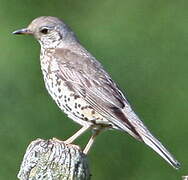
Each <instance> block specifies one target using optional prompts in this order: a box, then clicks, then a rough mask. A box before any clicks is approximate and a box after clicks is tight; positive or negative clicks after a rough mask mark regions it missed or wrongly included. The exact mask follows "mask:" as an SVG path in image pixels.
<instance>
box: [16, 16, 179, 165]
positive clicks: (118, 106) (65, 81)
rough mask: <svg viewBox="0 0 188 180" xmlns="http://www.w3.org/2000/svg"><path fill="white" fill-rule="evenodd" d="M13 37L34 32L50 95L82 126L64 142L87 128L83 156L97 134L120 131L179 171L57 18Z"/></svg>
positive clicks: (39, 21) (41, 20)
mask: <svg viewBox="0 0 188 180" xmlns="http://www.w3.org/2000/svg"><path fill="white" fill-rule="evenodd" d="M14 34H32V35H34V36H35V38H36V39H37V40H38V41H39V43H40V44H41V55H40V60H41V69H42V72H43V76H44V82H45V86H46V88H47V90H48V92H49V94H50V95H51V96H52V98H53V99H54V100H55V102H56V103H57V105H58V107H59V108H61V110H62V111H64V112H65V113H66V114H67V115H68V116H69V117H70V118H71V119H73V120H74V121H76V122H77V123H79V124H81V125H82V128H81V129H80V130H79V131H78V132H77V133H75V134H74V135H73V136H72V137H70V138H69V139H68V140H67V141H66V142H67V143H71V142H72V141H74V140H75V139H76V138H77V137H78V136H80V135H81V134H82V133H83V132H84V131H86V130H87V129H89V128H90V129H92V132H93V135H92V137H91V139H90V140H89V142H88V144H87V145H86V148H85V149H84V152H85V153H87V152H88V151H89V149H90V147H91V145H92V144H93V142H94V138H95V136H96V135H97V134H98V133H99V132H100V131H102V130H104V129H118V130H122V131H125V132H128V133H129V134H130V135H131V136H133V137H134V138H136V139H137V140H139V141H143V142H144V143H146V144H147V145H148V146H150V147H151V148H152V149H153V150H154V151H156V152H157V153H158V154H160V155H161V156H162V157H163V158H164V159H165V160H166V161H167V162H168V163H169V164H171V165H172V166H173V167H175V168H179V163H178V162H177V161H176V160H175V159H174V158H173V156H172V155H171V154H170V153H169V152H168V151H167V150H166V148H165V147H164V146H163V145H162V144H161V143H160V142H159V141H158V140H157V139H156V138H155V137H154V136H153V135H152V134H151V133H150V131H149V130H148V129H147V128H146V126H145V125H144V124H143V122H142V121H141V120H140V119H139V118H138V116H137V115H136V114H135V113H134V111H133V110H132V109H131V106H130V104H129V103H128V101H127V100H126V98H125V96H124V95H123V94H122V92H121V91H120V90H119V88H118V86H117V85H116V83H115V82H114V81H113V80H112V79H111V77H110V76H109V74H108V73H107V72H106V71H105V70H104V68H103V67H102V65H101V64H100V63H99V62H98V61H97V60H96V59H95V58H94V57H93V56H92V55H91V54H90V53H89V52H88V51H87V50H86V49H85V48H84V47H83V46H82V45H81V44H80V43H79V41H78V40H77V38H76V36H75V35H74V33H73V32H72V30H71V29H70V28H69V27H68V26H67V25H66V24H65V23H64V22H63V21H61V20H60V19H58V18H56V17H50V16H47V17H46V16H43V17H39V18H36V19H35V20H33V21H32V23H31V24H30V25H29V26H28V27H27V28H26V29H21V30H18V31H15V32H14Z"/></svg>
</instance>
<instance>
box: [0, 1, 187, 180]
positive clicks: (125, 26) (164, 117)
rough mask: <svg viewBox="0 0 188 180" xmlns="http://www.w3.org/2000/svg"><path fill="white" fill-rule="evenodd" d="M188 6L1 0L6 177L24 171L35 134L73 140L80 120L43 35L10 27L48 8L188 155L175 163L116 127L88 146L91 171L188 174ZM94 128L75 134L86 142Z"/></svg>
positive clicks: (139, 178) (1, 133)
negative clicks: (51, 72)
mask: <svg viewBox="0 0 188 180" xmlns="http://www.w3.org/2000/svg"><path fill="white" fill-rule="evenodd" d="M187 7H188V1H185V0H180V1H176V0H158V1H155V0H142V1H141V0H119V1H117V0H88V1H84V0H76V1H75V0H61V1H60V0H59V1H58V0H53V1H52V0H51V1H44V0H40V1H38V0H19V1H18V0H12V1H5V0H0V84H1V85H0V117H1V118H0V180H4V179H6V180H13V179H16V175H17V172H18V170H19V166H20V163H21V161H22V157H23V155H24V153H25V150H26V147H27V145H28V144H29V143H30V142H31V141H32V140H34V139H36V138H38V137H40V138H44V139H48V138H51V137H58V138H61V139H66V138H67V137H69V136H70V135H72V134H73V133H74V132H75V131H76V130H77V129H79V128H80V126H79V125H77V124H75V123H73V121H71V120H70V119H68V118H67V117H66V115H64V114H63V113H62V112H61V111H60V110H59V109H58V108H57V106H56V105H55V103H54V102H53V101H52V100H51V98H50V97H49V96H48V94H47V91H46V90H45V88H44V83H43V79H42V75H41V70H40V65H39V51H40V47H39V44H38V43H37V42H36V40H34V38H33V37H28V36H27V37H26V36H22V37H21V36H19V37H18V36H13V35H11V32H12V31H14V30H16V29H19V28H22V27H25V26H27V25H28V24H29V23H30V22H31V20H32V19H34V18H36V17H38V16H41V15H51V16H57V17H60V18H62V19H64V21H65V22H66V23H67V24H69V25H70V26H71V27H72V29H73V30H74V31H75V32H76V34H77V36H78V37H79V39H80V41H81V42H82V44H83V45H84V46H85V47H86V48H87V49H88V50H89V51H90V52H92V54H93V55H95V57H96V58H97V59H99V60H100V61H101V62H102V64H103V65H104V66H105V68H106V69H107V70H108V72H109V73H110V74H111V75H112V77H113V79H114V80H115V81H117V83H118V84H119V85H120V87H121V89H122V90H123V91H125V90H126V92H127V94H128V98H129V100H130V101H131V104H132V105H133V107H134V109H135V110H136V112H137V113H138V115H139V116H140V117H141V118H142V119H144V122H145V124H146V125H147V126H148V127H149V128H150V129H151V130H152V132H153V133H154V134H155V135H156V136H157V137H159V139H160V140H161V141H162V142H163V144H165V145H166V146H167V147H168V149H169V150H170V151H171V152H172V153H173V154H174V155H175V156H176V158H177V159H178V160H179V161H180V162H181V163H182V168H181V169H180V170H179V171H176V170H174V169H173V168H172V167H170V166H169V165H168V164H167V163H166V162H165V161H164V160H162V159H161V158H160V157H159V156H158V155H157V154H155V153H154V152H153V151H152V150H151V149H149V148H147V147H146V146H145V145H144V144H142V143H139V142H137V141H135V140H134V139H133V138H131V137H130V136H127V135H126V134H123V133H122V132H118V131H107V132H104V133H103V134H101V135H100V137H98V139H97V140H96V143H95V145H94V147H93V149H92V151H91V153H90V154H89V161H90V165H91V171H92V179H93V180H114V179H116V180H126V179H127V180H159V179H162V180H163V179H164V180H166V179H170V180H176V179H181V176H182V175H186V174H188V140H187V135H188V132H187V125H188V122H187V119H188V112H187V106H188V96H187V92H188V84H187V75H188V74H187V73H188V61H187V57H188V51H187V44H188V20H187V19H188V13H187V12H188V11H187ZM89 136H90V132H88V133H86V134H85V135H83V136H82V137H80V138H79V139H78V140H77V141H76V143H78V144H81V145H82V147H83V146H84V145H85V144H86V143H87V141H88V138H89Z"/></svg>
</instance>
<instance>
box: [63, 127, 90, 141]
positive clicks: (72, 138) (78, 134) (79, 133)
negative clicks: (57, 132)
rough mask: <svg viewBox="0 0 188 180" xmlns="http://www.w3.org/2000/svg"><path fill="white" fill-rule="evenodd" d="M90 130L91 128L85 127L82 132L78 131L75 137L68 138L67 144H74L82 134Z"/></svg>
mask: <svg viewBox="0 0 188 180" xmlns="http://www.w3.org/2000/svg"><path fill="white" fill-rule="evenodd" d="M89 128H90V126H83V127H82V128H81V129H80V130H78V131H77V132H76V133H75V134H74V135H73V136H71V137H70V138H68V139H67V140H66V141H64V142H65V143H66V144H70V143H72V142H73V141H74V140H75V139H76V138H78V137H79V136H80V135H81V134H82V133H84V132H85V131H87V130H88V129H89Z"/></svg>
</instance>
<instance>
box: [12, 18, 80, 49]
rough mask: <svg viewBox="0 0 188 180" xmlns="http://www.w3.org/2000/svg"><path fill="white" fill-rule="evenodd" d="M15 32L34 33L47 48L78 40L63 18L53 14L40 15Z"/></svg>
mask: <svg viewBox="0 0 188 180" xmlns="http://www.w3.org/2000/svg"><path fill="white" fill-rule="evenodd" d="M13 34H28V35H33V36H34V37H35V38H36V39H37V40H38V41H39V43H40V44H41V46H42V47H46V48H54V47H56V46H57V45H59V44H60V43H62V42H64V43H66V42H69V43H70V42H72V41H75V40H76V38H75V35H74V33H73V32H72V31H71V29H70V28H69V27H68V26H67V25H66V24H65V23H64V22H63V21H62V20H60V19H58V18H56V17H51V16H41V17H38V18H36V19H34V20H33V21H32V22H31V23H30V24H29V26H28V27H27V28H23V29H19V30H17V31H14V32H13Z"/></svg>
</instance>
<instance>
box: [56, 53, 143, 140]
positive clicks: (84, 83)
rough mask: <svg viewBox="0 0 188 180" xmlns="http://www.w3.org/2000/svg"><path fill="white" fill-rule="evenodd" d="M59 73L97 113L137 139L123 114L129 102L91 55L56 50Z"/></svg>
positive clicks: (137, 135)
mask: <svg viewBox="0 0 188 180" xmlns="http://www.w3.org/2000/svg"><path fill="white" fill-rule="evenodd" d="M55 55H56V57H57V59H58V66H59V70H60V71H59V73H58V76H59V77H60V78H62V79H63V80H64V82H65V83H67V85H68V87H69V88H70V89H72V90H73V91H74V92H75V93H77V94H78V95H79V96H81V97H83V98H84V99H85V100H86V101H87V102H88V103H89V104H90V105H91V106H92V107H93V108H94V109H95V110H96V111H97V112H98V113H100V114H101V115H102V116H104V117H105V118H106V119H108V120H109V121H111V123H112V124H114V125H115V126H116V127H118V128H119V129H122V130H125V129H126V131H127V132H128V133H129V134H131V135H132V136H134V137H135V138H137V139H140V136H139V134H138V133H137V132H136V130H135V128H134V127H133V126H132V124H131V123H130V121H129V120H128V119H127V118H126V117H125V115H124V113H123V112H122V109H123V108H124V107H125V105H127V106H129V103H128V102H127V100H126V99H125V97H124V96H123V95H122V93H121V92H120V90H119V89H118V87H117V85H116V84H115V83H114V82H113V80H112V79H111V78H110V76H109V75H108V74H107V73H106V72H105V71H104V69H103V67H102V66H101V64H100V63H99V62H98V61H96V60H95V59H94V58H93V57H88V56H86V55H80V54H76V53H73V52H71V51H70V50H67V49H57V50H56V52H55Z"/></svg>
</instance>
